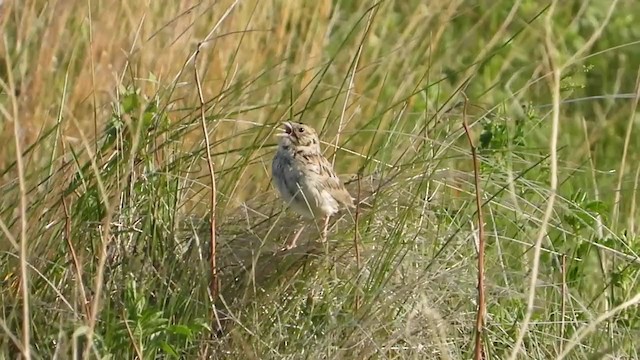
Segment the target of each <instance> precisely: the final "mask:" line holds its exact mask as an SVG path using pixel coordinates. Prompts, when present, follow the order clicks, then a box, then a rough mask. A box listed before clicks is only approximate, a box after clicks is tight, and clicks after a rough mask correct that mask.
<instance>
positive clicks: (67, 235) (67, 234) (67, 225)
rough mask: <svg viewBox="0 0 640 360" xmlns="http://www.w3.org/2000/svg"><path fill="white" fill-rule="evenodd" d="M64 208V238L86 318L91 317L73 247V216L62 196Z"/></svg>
mask: <svg viewBox="0 0 640 360" xmlns="http://www.w3.org/2000/svg"><path fill="white" fill-rule="evenodd" d="M61 200H62V210H63V211H64V239H65V241H66V242H67V246H69V252H70V253H71V260H72V261H73V270H75V272H76V281H77V282H78V287H79V288H80V295H81V296H82V299H81V301H82V307H83V310H84V315H85V318H89V315H90V314H91V309H89V302H88V301H87V294H86V292H85V290H84V282H83V281H82V271H81V267H80V261H78V256H77V255H76V250H75V248H74V247H73V243H72V242H71V216H70V215H69V208H68V207H67V202H66V201H65V199H64V197H62V199H61Z"/></svg>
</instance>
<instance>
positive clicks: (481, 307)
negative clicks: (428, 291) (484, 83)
mask: <svg viewBox="0 0 640 360" xmlns="http://www.w3.org/2000/svg"><path fill="white" fill-rule="evenodd" d="M468 102H469V100H468V99H466V96H465V102H464V111H463V113H462V127H463V128H464V132H465V134H466V135H467V140H468V141H469V147H470V148H471V157H472V160H473V178H474V187H475V195H476V196H475V197H476V208H477V211H478V311H477V313H476V328H475V336H476V339H475V347H474V351H473V354H474V355H473V358H474V359H475V360H481V359H484V358H485V357H484V349H483V346H482V335H483V331H484V319H485V313H486V304H485V294H484V219H483V216H482V200H481V197H480V194H481V189H480V166H479V164H478V154H477V152H476V146H475V144H474V143H473V138H472V137H471V130H470V129H469V124H468V123H467V103H468Z"/></svg>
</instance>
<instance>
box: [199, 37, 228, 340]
mask: <svg viewBox="0 0 640 360" xmlns="http://www.w3.org/2000/svg"><path fill="white" fill-rule="evenodd" d="M202 45H203V43H202V42H200V43H198V47H197V49H196V53H195V56H194V58H193V64H194V66H193V67H194V73H195V79H196V87H197V88H198V100H199V102H200V125H201V126H202V133H203V135H204V142H205V147H206V150H207V165H208V167H209V180H210V181H211V197H210V198H209V201H210V206H211V213H210V220H211V224H210V227H209V235H210V237H211V240H210V253H211V255H210V266H211V282H210V283H209V291H210V293H211V294H210V296H211V301H212V302H215V301H216V299H217V297H218V289H219V284H218V268H217V264H216V205H217V202H216V201H217V199H216V175H215V170H214V163H213V159H212V157H211V142H210V141H209V130H208V129H207V121H206V118H205V113H204V108H205V102H204V95H203V93H202V83H201V81H200V75H199V74H198V66H197V64H198V55H199V54H200V49H201V47H202ZM213 313H214V320H215V321H216V323H217V324H218V329H220V327H221V326H220V321H219V319H218V316H217V311H216V310H215V307H214V310H213Z"/></svg>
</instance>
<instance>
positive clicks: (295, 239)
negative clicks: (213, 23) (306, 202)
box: [284, 225, 305, 250]
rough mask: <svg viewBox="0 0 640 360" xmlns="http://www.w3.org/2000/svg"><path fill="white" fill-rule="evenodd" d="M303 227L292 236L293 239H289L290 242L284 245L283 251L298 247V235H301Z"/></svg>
mask: <svg viewBox="0 0 640 360" xmlns="http://www.w3.org/2000/svg"><path fill="white" fill-rule="evenodd" d="M304 227H305V225H302V226H301V227H300V229H299V230H298V231H297V232H296V234H295V235H294V236H293V239H291V241H288V244H286V245H285V247H284V250H291V249H293V248H294V247H296V246H298V244H297V242H298V238H299V237H300V234H302V230H304Z"/></svg>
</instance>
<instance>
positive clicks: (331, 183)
mask: <svg viewBox="0 0 640 360" xmlns="http://www.w3.org/2000/svg"><path fill="white" fill-rule="evenodd" d="M318 157H319V158H320V159H319V160H318V162H317V163H318V166H317V172H318V174H319V175H320V177H321V179H322V182H323V184H322V185H324V187H325V189H326V190H327V191H328V192H329V194H331V196H333V198H334V199H336V201H338V202H339V203H341V204H343V205H345V206H349V207H353V206H354V205H353V198H352V197H351V194H349V192H348V191H347V189H346V188H345V187H344V185H343V184H342V182H341V181H340V178H338V176H337V175H336V173H335V171H333V167H332V166H331V164H330V163H329V161H328V160H327V159H326V158H325V157H324V156H322V155H318Z"/></svg>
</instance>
